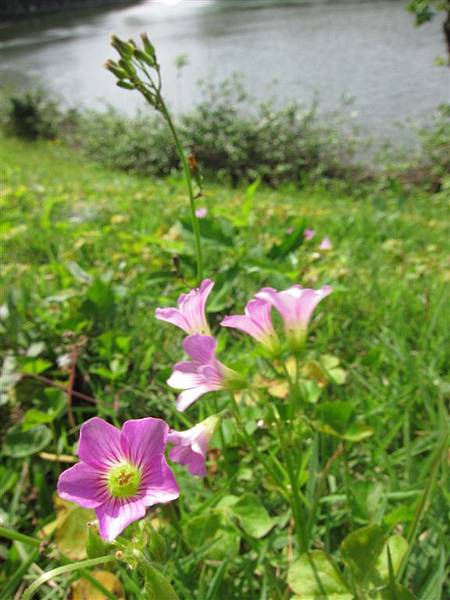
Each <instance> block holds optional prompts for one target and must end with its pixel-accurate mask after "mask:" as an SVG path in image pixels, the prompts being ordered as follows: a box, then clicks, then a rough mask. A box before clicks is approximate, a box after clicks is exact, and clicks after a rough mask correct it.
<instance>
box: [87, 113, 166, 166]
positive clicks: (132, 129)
mask: <svg viewBox="0 0 450 600" xmlns="http://www.w3.org/2000/svg"><path fill="white" fill-rule="evenodd" d="M77 140H78V143H79V144H80V145H81V147H82V148H83V149H84V150H85V151H86V153H87V154H88V156H89V157H91V158H93V159H95V160H96V161H99V162H101V163H102V164H104V165H106V166H109V167H113V168H117V169H122V170H124V171H129V172H133V173H141V174H144V175H158V176H161V175H167V174H169V173H170V171H171V170H172V169H175V168H177V166H178V159H177V155H176V151H175V147H174V145H173V141H172V137H171V135H170V131H169V130H168V129H167V126H166V124H165V123H164V122H163V120H162V119H161V118H159V117H148V116H146V115H144V113H143V112H140V113H138V115H137V116H136V117H134V118H126V117H124V116H123V115H122V114H120V113H119V112H118V111H116V110H115V109H113V108H111V107H110V108H109V109H108V110H107V111H106V112H104V113H100V112H96V111H89V112H87V113H85V114H84V115H83V116H82V117H81V119H80V125H79V128H78V135H77Z"/></svg>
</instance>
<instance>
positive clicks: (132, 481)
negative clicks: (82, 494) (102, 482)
mask: <svg viewBox="0 0 450 600" xmlns="http://www.w3.org/2000/svg"><path fill="white" fill-rule="evenodd" d="M107 483H108V490H109V493H110V494H111V496H113V497H114V498H129V497H130V496H134V495H135V494H136V493H137V491H138V490H139V485H140V483H141V473H140V471H139V469H138V468H137V467H135V466H134V465H131V464H129V463H122V464H120V465H117V466H116V467H113V468H112V469H111V470H110V471H109V473H108V478H107Z"/></svg>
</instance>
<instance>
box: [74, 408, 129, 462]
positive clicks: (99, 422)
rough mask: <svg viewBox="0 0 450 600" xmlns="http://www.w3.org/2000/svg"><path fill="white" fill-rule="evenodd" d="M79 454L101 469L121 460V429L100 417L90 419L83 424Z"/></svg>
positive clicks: (85, 460) (82, 458) (84, 459)
mask: <svg viewBox="0 0 450 600" xmlns="http://www.w3.org/2000/svg"><path fill="white" fill-rule="evenodd" d="M77 454H78V456H79V457H80V458H81V460H82V461H83V462H85V463H87V464H88V465H92V466H93V467H96V468H100V469H101V468H103V469H104V468H105V467H107V466H108V465H110V464H111V463H113V462H120V461H121V460H122V459H123V453H122V449H121V446H120V431H119V430H118V429H117V427H114V426H113V425H110V424H109V423H107V422H106V421H104V420H103V419H100V418H99V417H93V418H92V419H89V421H86V422H85V423H83V425H82V426H81V429H80V441H79V444H78V452H77Z"/></svg>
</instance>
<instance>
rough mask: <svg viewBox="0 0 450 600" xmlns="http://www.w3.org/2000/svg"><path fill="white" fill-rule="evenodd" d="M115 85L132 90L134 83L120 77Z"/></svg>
mask: <svg viewBox="0 0 450 600" xmlns="http://www.w3.org/2000/svg"><path fill="white" fill-rule="evenodd" d="M116 85H117V86H119V87H121V88H124V89H126V90H134V85H133V84H132V83H128V82H127V81H122V79H120V80H119V81H116Z"/></svg>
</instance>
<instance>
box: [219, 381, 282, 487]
mask: <svg viewBox="0 0 450 600" xmlns="http://www.w3.org/2000/svg"><path fill="white" fill-rule="evenodd" d="M230 396H231V401H232V406H233V416H234V419H235V421H236V423H237V425H238V428H239V430H240V432H241V434H242V437H243V438H244V439H245V441H246V442H247V444H248V445H249V446H250V448H251V449H252V450H253V453H254V455H255V457H256V458H257V459H258V461H259V462H260V463H261V464H262V465H263V466H264V467H265V469H266V471H267V473H268V474H269V475H270V477H271V478H272V480H273V481H274V482H275V483H276V485H277V486H279V488H280V489H281V490H282V491H283V493H285V491H284V481H283V479H282V478H280V476H279V474H278V473H277V472H276V470H275V469H274V468H272V465H271V464H270V463H269V461H268V460H267V459H266V457H265V456H263V455H262V454H261V452H260V451H259V449H258V446H257V445H256V443H255V441H254V439H253V438H252V436H251V435H249V434H248V433H247V431H246V429H245V425H244V423H243V422H242V419H241V414H240V411H239V406H238V403H237V402H236V398H235V397H234V394H232V393H230Z"/></svg>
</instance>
